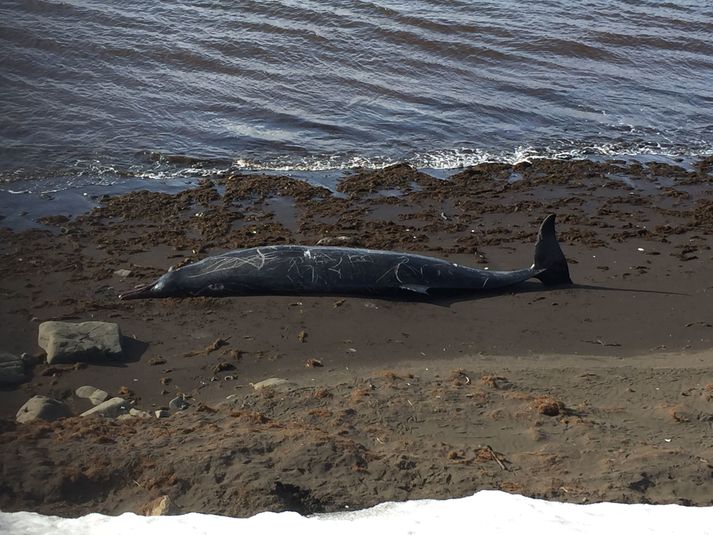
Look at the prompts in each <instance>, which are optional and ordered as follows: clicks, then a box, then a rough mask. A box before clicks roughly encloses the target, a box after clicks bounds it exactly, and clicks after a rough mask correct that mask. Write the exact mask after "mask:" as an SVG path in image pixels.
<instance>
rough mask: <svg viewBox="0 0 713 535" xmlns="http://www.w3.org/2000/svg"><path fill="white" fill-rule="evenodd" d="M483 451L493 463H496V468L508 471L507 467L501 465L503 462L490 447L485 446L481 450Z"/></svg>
mask: <svg viewBox="0 0 713 535" xmlns="http://www.w3.org/2000/svg"><path fill="white" fill-rule="evenodd" d="M483 449H485V451H486V452H487V453H488V454H489V455H490V457H491V458H492V459H493V461H495V462H496V463H498V466H499V467H500V469H501V470H506V471H509V469H508V467H507V466H505V465H504V464H503V462H502V461H501V460H500V458H499V457H498V455H497V453H495V451H494V450H493V448H492V447H491V446H490V445H487V444H486V445H485V448H483Z"/></svg>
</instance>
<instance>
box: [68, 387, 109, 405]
mask: <svg viewBox="0 0 713 535" xmlns="http://www.w3.org/2000/svg"><path fill="white" fill-rule="evenodd" d="M74 393H75V394H76V395H77V397H78V398H83V399H88V400H89V401H91V402H92V405H94V406H95V407H96V406H97V405H99V404H100V403H104V402H105V401H106V399H107V398H108V397H109V394H108V393H107V392H105V391H104V390H102V389H100V388H95V387H93V386H89V385H86V386H80V387H79V388H77V390H76V391H75V392H74Z"/></svg>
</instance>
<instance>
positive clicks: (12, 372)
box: [0, 351, 27, 385]
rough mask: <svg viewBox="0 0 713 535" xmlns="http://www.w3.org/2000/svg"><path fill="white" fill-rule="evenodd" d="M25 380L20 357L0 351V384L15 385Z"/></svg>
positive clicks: (23, 367) (23, 364)
mask: <svg viewBox="0 0 713 535" xmlns="http://www.w3.org/2000/svg"><path fill="white" fill-rule="evenodd" d="M25 381H27V374H26V373H25V362H24V361H23V359H22V357H18V356H17V355H13V354H12V353H7V352H5V351H0V385H16V384H19V383H24V382H25Z"/></svg>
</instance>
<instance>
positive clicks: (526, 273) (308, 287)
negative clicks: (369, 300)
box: [119, 214, 571, 299]
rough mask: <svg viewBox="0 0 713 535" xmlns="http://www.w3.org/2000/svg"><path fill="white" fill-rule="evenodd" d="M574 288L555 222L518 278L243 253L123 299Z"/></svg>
mask: <svg viewBox="0 0 713 535" xmlns="http://www.w3.org/2000/svg"><path fill="white" fill-rule="evenodd" d="M533 277H534V278H537V279H539V280H540V281H542V282H543V283H544V284H546V285H553V284H566V283H571V280H570V277H569V268H568V267H567V260H566V259H565V257H564V254H563V253H562V250H561V249H560V246H559V243H558V242H557V237H556V235H555V216H554V214H552V215H549V216H547V217H546V218H545V220H544V221H543V222H542V225H541V226H540V230H539V232H538V234H537V243H536V244H535V262H534V264H533V265H532V266H531V267H529V268H525V269H520V270H516V271H493V270H489V269H488V270H486V269H477V268H471V267H466V266H461V265H458V264H454V263H452V262H449V261H448V260H442V259H438V258H432V257H429V256H423V255H415V254H409V253H400V252H395V251H376V250H371V249H357V248H349V247H318V246H314V247H311V246H306V245H275V246H265V247H255V248H252V249H240V250H237V251H231V252H227V253H223V254H220V255H217V256H211V257H208V258H205V259H204V260H201V261H199V262H195V263H193V264H189V265H186V266H183V267H181V268H179V269H175V270H170V271H169V272H168V273H166V274H165V275H162V276H161V277H160V278H159V279H158V280H157V281H156V282H154V283H153V284H149V285H147V286H144V287H142V288H138V289H136V290H132V291H129V292H126V293H124V294H122V295H120V296H119V297H120V298H121V299H141V298H148V297H189V296H230V295H268V294H270V295H295V294H298V295H305V294H317V295H327V294H333V295H384V296H386V295H392V296H393V295H398V294H400V293H401V294H408V293H413V292H417V293H420V294H426V295H427V294H429V293H431V292H434V291H439V290H440V291H463V292H472V291H482V290H496V289H499V288H505V287H508V286H513V285H516V284H519V283H521V282H523V281H526V280H527V279H530V278H533Z"/></svg>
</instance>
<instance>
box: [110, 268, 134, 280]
mask: <svg viewBox="0 0 713 535" xmlns="http://www.w3.org/2000/svg"><path fill="white" fill-rule="evenodd" d="M114 275H116V276H117V277H121V278H122V279H125V278H126V277H131V270H130V269H117V270H116V271H115V272H114Z"/></svg>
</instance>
